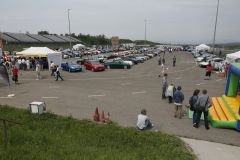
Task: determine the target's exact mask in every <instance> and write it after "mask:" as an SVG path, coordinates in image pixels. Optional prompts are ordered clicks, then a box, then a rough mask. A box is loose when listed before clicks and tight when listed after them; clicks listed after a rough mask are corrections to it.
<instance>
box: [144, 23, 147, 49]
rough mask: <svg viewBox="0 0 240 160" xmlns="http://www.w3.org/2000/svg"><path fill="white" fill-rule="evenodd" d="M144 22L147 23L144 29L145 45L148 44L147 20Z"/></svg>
mask: <svg viewBox="0 0 240 160" xmlns="http://www.w3.org/2000/svg"><path fill="white" fill-rule="evenodd" d="M144 24H145V30H144V40H145V41H144V43H145V45H146V44H147V20H146V19H145V20H144Z"/></svg>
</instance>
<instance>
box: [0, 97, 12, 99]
mask: <svg viewBox="0 0 240 160" xmlns="http://www.w3.org/2000/svg"><path fill="white" fill-rule="evenodd" d="M0 98H2V99H7V98H13V97H0Z"/></svg>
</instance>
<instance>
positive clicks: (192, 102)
mask: <svg viewBox="0 0 240 160" xmlns="http://www.w3.org/2000/svg"><path fill="white" fill-rule="evenodd" d="M199 93H200V90H199V89H195V90H194V91H193V95H192V96H191V97H190V99H189V105H190V110H191V111H193V126H195V125H196V119H197V110H196V102H197V100H198V95H199Z"/></svg>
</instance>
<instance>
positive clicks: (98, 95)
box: [88, 94, 106, 98]
mask: <svg viewBox="0 0 240 160" xmlns="http://www.w3.org/2000/svg"><path fill="white" fill-rule="evenodd" d="M105 96H106V95H105V94H95V95H94V94H92V95H88V98H90V97H105Z"/></svg>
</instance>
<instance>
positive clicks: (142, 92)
mask: <svg viewBox="0 0 240 160" xmlns="http://www.w3.org/2000/svg"><path fill="white" fill-rule="evenodd" d="M144 93H146V91H140V92H132V94H144Z"/></svg>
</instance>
